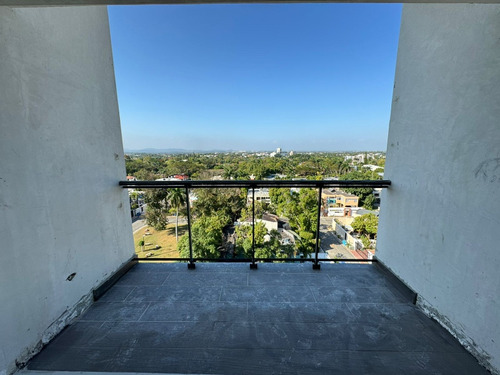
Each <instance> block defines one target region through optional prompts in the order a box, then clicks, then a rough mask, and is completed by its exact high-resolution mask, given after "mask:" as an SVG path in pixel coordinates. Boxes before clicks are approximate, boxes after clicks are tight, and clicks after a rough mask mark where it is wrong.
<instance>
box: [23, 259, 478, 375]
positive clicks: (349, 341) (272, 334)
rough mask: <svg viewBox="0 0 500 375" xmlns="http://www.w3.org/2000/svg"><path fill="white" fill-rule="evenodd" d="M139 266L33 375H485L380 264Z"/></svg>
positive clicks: (36, 364)
mask: <svg viewBox="0 0 500 375" xmlns="http://www.w3.org/2000/svg"><path fill="white" fill-rule="evenodd" d="M258 267H259V268H258V269H257V270H250V269H249V267H248V264H225V263H224V264H213V263H212V264H207V263H198V264H197V266H196V269H195V270H188V269H187V267H186V264H185V263H184V264H183V263H169V264H165V263H163V264H146V263H139V264H137V265H136V266H134V267H133V268H132V269H131V270H130V271H129V272H128V273H127V274H125V275H124V276H123V277H122V278H121V279H120V280H119V281H118V283H116V284H115V285H114V286H113V287H112V288H111V289H110V290H109V291H108V292H107V293H106V294H105V295H104V296H103V297H102V298H101V299H100V300H99V301H97V302H95V303H94V304H93V305H92V306H91V307H90V309H89V310H88V311H87V312H86V313H84V314H83V315H82V316H81V317H80V318H79V319H78V320H77V321H75V322H73V324H71V325H70V326H68V327H67V328H66V329H65V330H64V331H63V332H62V333H61V334H60V335H59V336H57V337H56V338H55V339H54V340H53V341H52V342H51V343H50V344H49V345H48V346H46V347H45V349H44V350H43V351H42V352H41V353H40V354H39V355H38V356H36V357H35V358H34V359H33V360H32V361H31V362H30V363H29V365H28V368H29V370H47V371H102V372H125V371H126V372H155V373H182V374H185V373H197V374H200V373H203V374H271V373H273V374H276V373H280V374H281V373H282V374H328V373H330V374H331V373H339V374H401V373H411V374H429V373H432V374H437V373H439V374H487V371H486V370H484V369H483V368H482V367H480V366H479V365H478V363H477V361H476V359H474V358H473V357H472V356H471V355H470V354H469V353H468V352H466V351H465V349H464V348H463V347H462V346H461V345H460V344H459V343H458V342H457V341H456V340H455V339H454V338H453V337H452V336H451V335H450V334H449V333H448V332H447V331H446V330H444V329H443V328H442V327H441V326H440V325H439V324H438V323H437V322H435V321H433V320H431V319H429V318H428V317H427V316H426V315H424V314H423V313H422V312H421V311H420V310H419V309H418V308H417V307H416V306H415V305H413V303H412V301H413V298H414V295H413V293H411V291H409V290H408V289H406V288H405V287H404V286H403V284H401V283H400V282H399V281H398V280H397V279H395V278H394V276H392V275H391V274H389V273H388V272H387V271H385V269H383V268H382V267H381V266H379V265H377V264H366V265H357V264H322V267H321V270H320V271H317V270H316V271H314V270H312V268H311V264H310V263H298V264H284V263H280V264H270V263H263V264H262V263H261V264H259V266H258Z"/></svg>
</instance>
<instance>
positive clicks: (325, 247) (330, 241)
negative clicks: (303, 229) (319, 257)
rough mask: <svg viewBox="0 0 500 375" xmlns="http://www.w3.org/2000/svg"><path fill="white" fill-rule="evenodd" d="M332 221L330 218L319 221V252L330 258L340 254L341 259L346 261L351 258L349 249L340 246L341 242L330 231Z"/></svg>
mask: <svg viewBox="0 0 500 375" xmlns="http://www.w3.org/2000/svg"><path fill="white" fill-rule="evenodd" d="M332 221H333V218H332V217H322V218H321V220H320V225H319V231H320V237H319V238H320V240H321V251H322V252H325V253H328V255H329V256H330V258H333V257H337V256H338V254H341V255H342V257H343V258H346V259H350V258H353V256H352V254H351V252H350V251H349V249H348V248H347V247H345V246H344V245H342V241H341V240H339V238H338V237H337V235H336V234H335V232H334V231H333V230H331V225H332Z"/></svg>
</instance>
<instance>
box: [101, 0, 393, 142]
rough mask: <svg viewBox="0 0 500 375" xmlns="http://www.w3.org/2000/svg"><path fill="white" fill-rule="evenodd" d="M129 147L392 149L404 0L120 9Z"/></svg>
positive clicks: (118, 40) (113, 22) (119, 59)
mask: <svg viewBox="0 0 500 375" xmlns="http://www.w3.org/2000/svg"><path fill="white" fill-rule="evenodd" d="M109 18H110V27H111V39H112V45H113V56H114V64H115V74H116V84H117V90H118V101H119V106H120V116H121V123H122V132H123V143H124V147H125V149H126V150H139V149H144V148H158V149H165V148H184V149H190V150H193V149H196V150H213V149H224V150H273V149H276V147H281V148H282V149H284V150H296V151H344V150H384V151H385V149H386V143H387V130H388V125H389V118H390V108H391V100H392V89H393V83H394V73H395V64H396V54H397V43H398V37H399V25H400V18H401V5H400V4H372V5H369V4H239V5H237V4H230V5H163V6H133V7H128V6H110V7H109Z"/></svg>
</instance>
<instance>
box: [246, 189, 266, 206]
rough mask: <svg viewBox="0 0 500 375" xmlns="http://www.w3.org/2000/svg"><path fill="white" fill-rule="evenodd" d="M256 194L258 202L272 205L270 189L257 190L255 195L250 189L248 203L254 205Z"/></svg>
mask: <svg viewBox="0 0 500 375" xmlns="http://www.w3.org/2000/svg"><path fill="white" fill-rule="evenodd" d="M254 194H255V201H256V202H265V203H271V197H270V196H269V189H267V188H260V189H255V193H253V192H252V190H251V189H249V190H248V193H247V203H252V199H253V197H254Z"/></svg>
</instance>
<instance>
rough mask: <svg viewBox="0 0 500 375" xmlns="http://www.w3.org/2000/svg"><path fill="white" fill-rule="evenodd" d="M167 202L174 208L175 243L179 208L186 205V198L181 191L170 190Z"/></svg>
mask: <svg viewBox="0 0 500 375" xmlns="http://www.w3.org/2000/svg"><path fill="white" fill-rule="evenodd" d="M168 201H169V203H170V205H171V206H172V207H175V241H176V242H177V241H178V235H177V228H178V226H179V208H180V207H181V206H183V205H184V204H186V196H185V193H184V191H182V189H170V190H169V192H168Z"/></svg>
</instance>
